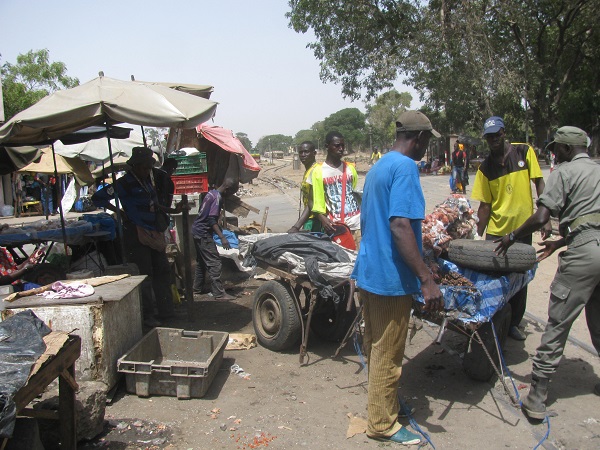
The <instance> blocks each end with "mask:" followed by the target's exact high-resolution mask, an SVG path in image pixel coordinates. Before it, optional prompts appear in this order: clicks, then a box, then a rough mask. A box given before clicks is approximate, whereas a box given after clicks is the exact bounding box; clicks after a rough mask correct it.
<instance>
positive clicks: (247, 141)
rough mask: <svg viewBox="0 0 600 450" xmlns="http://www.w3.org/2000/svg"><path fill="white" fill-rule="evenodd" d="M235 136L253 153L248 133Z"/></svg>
mask: <svg viewBox="0 0 600 450" xmlns="http://www.w3.org/2000/svg"><path fill="white" fill-rule="evenodd" d="M235 136H236V137H237V138H238V139H239V140H240V142H241V143H242V145H243V146H244V147H245V148H246V150H248V151H249V152H252V141H250V138H249V137H248V135H247V134H246V133H235Z"/></svg>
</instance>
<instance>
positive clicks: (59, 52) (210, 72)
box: [0, 0, 418, 145]
mask: <svg viewBox="0 0 600 450" xmlns="http://www.w3.org/2000/svg"><path fill="white" fill-rule="evenodd" d="M288 10H289V7H288V2H287V0H253V1H251V0H213V1H206V0H197V1H192V0H187V1H186V0H171V1H159V0H145V1H139V0H121V1H114V0H103V1H91V0H54V1H48V0H37V1H33V0H0V55H1V59H0V63H2V64H3V63H4V62H10V63H13V64H14V63H15V62H16V57H17V55H18V54H20V53H26V52H28V51H29V50H39V49H43V48H47V49H48V50H49V51H50V60H51V61H62V62H64V63H65V64H66V66H67V69H68V72H67V74H68V75H69V76H72V77H77V78H79V81H80V82H81V83H84V82H86V81H89V80H91V79H92V78H95V77H97V76H98V71H100V70H102V71H104V74H105V75H106V76H108V77H112V78H118V79H123V80H129V79H130V75H134V76H135V78H136V79H138V80H147V81H169V82H180V83H193V84H208V85H212V86H214V93H213V95H212V97H211V100H214V101H217V102H219V106H218V107H217V113H216V116H215V118H214V123H215V124H216V125H220V126H223V127H225V128H229V129H232V130H233V131H234V132H243V133H246V134H248V136H249V138H250V140H251V141H252V144H253V145H256V143H257V142H258V140H259V138H260V137H262V136H265V135H269V134H285V135H291V136H294V135H295V134H296V132H298V131H299V130H301V129H307V128H310V127H311V125H312V124H313V123H315V122H317V121H320V120H323V119H324V118H325V117H327V116H329V115H330V114H332V113H334V112H336V111H338V110H340V109H343V108H349V107H357V108H359V109H360V110H361V111H363V112H364V111H365V108H364V103H363V102H354V103H352V102H350V101H349V100H344V99H343V97H342V95H341V89H340V87H339V86H337V85H334V84H323V83H322V82H321V81H320V79H319V63H318V61H316V60H315V58H314V56H313V54H312V51H311V50H309V49H307V48H306V44H307V43H308V42H310V41H311V40H312V36H311V35H301V34H297V33H295V32H294V31H293V30H291V29H290V28H288V21H287V19H286V18H285V16H284V14H285V13H286V12H287V11H288ZM396 89H398V90H399V91H409V92H412V91H411V90H409V89H408V88H406V87H404V86H402V85H401V84H400V83H398V84H397V86H396ZM417 100H418V98H417V95H416V94H414V93H413V105H412V106H413V107H415V106H417V103H418V102H417Z"/></svg>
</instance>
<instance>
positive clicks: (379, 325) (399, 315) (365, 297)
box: [360, 290, 412, 437]
mask: <svg viewBox="0 0 600 450" xmlns="http://www.w3.org/2000/svg"><path fill="white" fill-rule="evenodd" d="M360 298H361V300H362V303H363V316H364V320H365V337H364V346H365V352H366V353H367V362H368V365H369V386H368V389H369V393H368V425H367V435H368V436H370V437H389V436H391V435H393V434H395V433H396V432H397V431H399V430H400V428H402V425H400V424H399V423H398V421H397V419H398V410H399V408H400V405H399V403H398V383H399V381H400V375H401V374H402V359H403V358H404V347H405V345H406V336H407V334H408V321H409V319H410V310H411V307H412V296H410V295H403V296H397V297H388V296H383V295H377V294H373V293H371V292H367V291H364V290H361V291H360Z"/></svg>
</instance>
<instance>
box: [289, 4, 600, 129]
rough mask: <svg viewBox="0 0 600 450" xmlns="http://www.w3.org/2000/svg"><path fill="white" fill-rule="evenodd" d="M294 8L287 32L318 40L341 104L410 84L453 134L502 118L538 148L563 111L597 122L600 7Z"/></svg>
mask: <svg viewBox="0 0 600 450" xmlns="http://www.w3.org/2000/svg"><path fill="white" fill-rule="evenodd" d="M289 6H290V12H289V13H288V14H287V17H288V19H289V24H290V27H291V28H293V29H294V30H295V31H296V32H299V33H306V32H308V31H309V30H310V31H312V32H313V33H314V35H315V42H312V43H311V44H309V46H308V47H309V48H311V49H312V50H313V52H314V55H315V57H316V58H317V59H319V60H320V61H321V72H320V77H321V79H322V80H323V81H324V82H334V83H339V84H340V85H341V91H342V94H343V95H344V96H348V97H351V98H353V99H357V98H360V97H363V96H364V97H365V98H366V99H367V100H370V99H372V98H375V97H376V96H377V94H378V92H381V91H383V90H385V89H388V88H390V87H391V86H392V83H393V82H394V81H395V80H397V79H398V78H399V76H404V77H406V81H408V82H409V83H410V84H412V85H413V86H414V87H415V89H416V90H417V91H418V92H419V93H420V96H421V99H422V100H424V101H425V104H426V105H427V107H428V108H430V109H431V110H432V111H440V112H441V111H443V112H444V118H445V121H446V123H445V125H446V127H447V130H448V131H449V132H454V133H461V132H470V131H475V130H477V131H479V130H480V129H481V124H482V122H483V120H484V119H485V118H486V117H488V116H490V115H501V116H506V118H507V121H508V123H510V126H511V127H516V128H515V129H514V130H508V129H507V131H508V132H509V135H513V131H514V135H517V134H518V135H521V136H522V137H524V136H525V135H526V134H528V133H529V132H530V131H533V133H534V134H535V135H536V139H537V140H538V141H540V140H543V139H544V138H545V137H546V136H547V134H548V132H549V130H550V129H551V128H552V127H553V126H556V125H557V124H558V120H559V118H562V117H564V116H565V114H566V111H574V110H576V109H580V110H583V111H587V113H588V116H590V117H593V118H597V117H598V116H599V112H600V110H599V108H598V94H597V92H598V75H597V74H598V71H597V67H598V65H599V63H600V54H599V53H600V52H599V51H598V48H599V44H600V42H599V41H598V35H599V34H600V27H598V26H597V25H596V22H597V18H598V16H599V15H600V2H599V1H598V0H543V1H540V0H472V1H459V0H429V1H419V0H400V1H394V0H379V1H377V2H372V1H368V0H355V1H352V2H348V1H345V0H331V1H327V2H324V1H322V0H290V1H289ZM584 83H587V87H585V86H584ZM586 90H587V92H586ZM583 122H588V123H590V122H593V124H591V126H593V127H594V128H595V129H598V127H599V126H600V124H599V123H598V120H597V119H592V120H587V121H586V120H582V123H583ZM436 126H438V125H437V124H436ZM507 128H508V125H507ZM587 129H588V131H589V130H590V129H589V128H587ZM378 138H379V137H378Z"/></svg>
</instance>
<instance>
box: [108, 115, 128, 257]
mask: <svg viewBox="0 0 600 450" xmlns="http://www.w3.org/2000/svg"><path fill="white" fill-rule="evenodd" d="M104 125H105V126H106V139H108V156H109V158H110V173H111V174H112V180H113V183H112V187H113V192H114V195H115V207H116V208H117V230H118V231H119V240H120V241H121V259H122V260H123V265H124V266H125V265H127V252H126V250H125V236H123V223H122V222H121V204H120V203H119V193H118V192H117V175H116V174H115V164H114V161H113V153H112V145H111V143H110V126H109V125H108V122H105V124H104ZM104 189H107V188H104Z"/></svg>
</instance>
